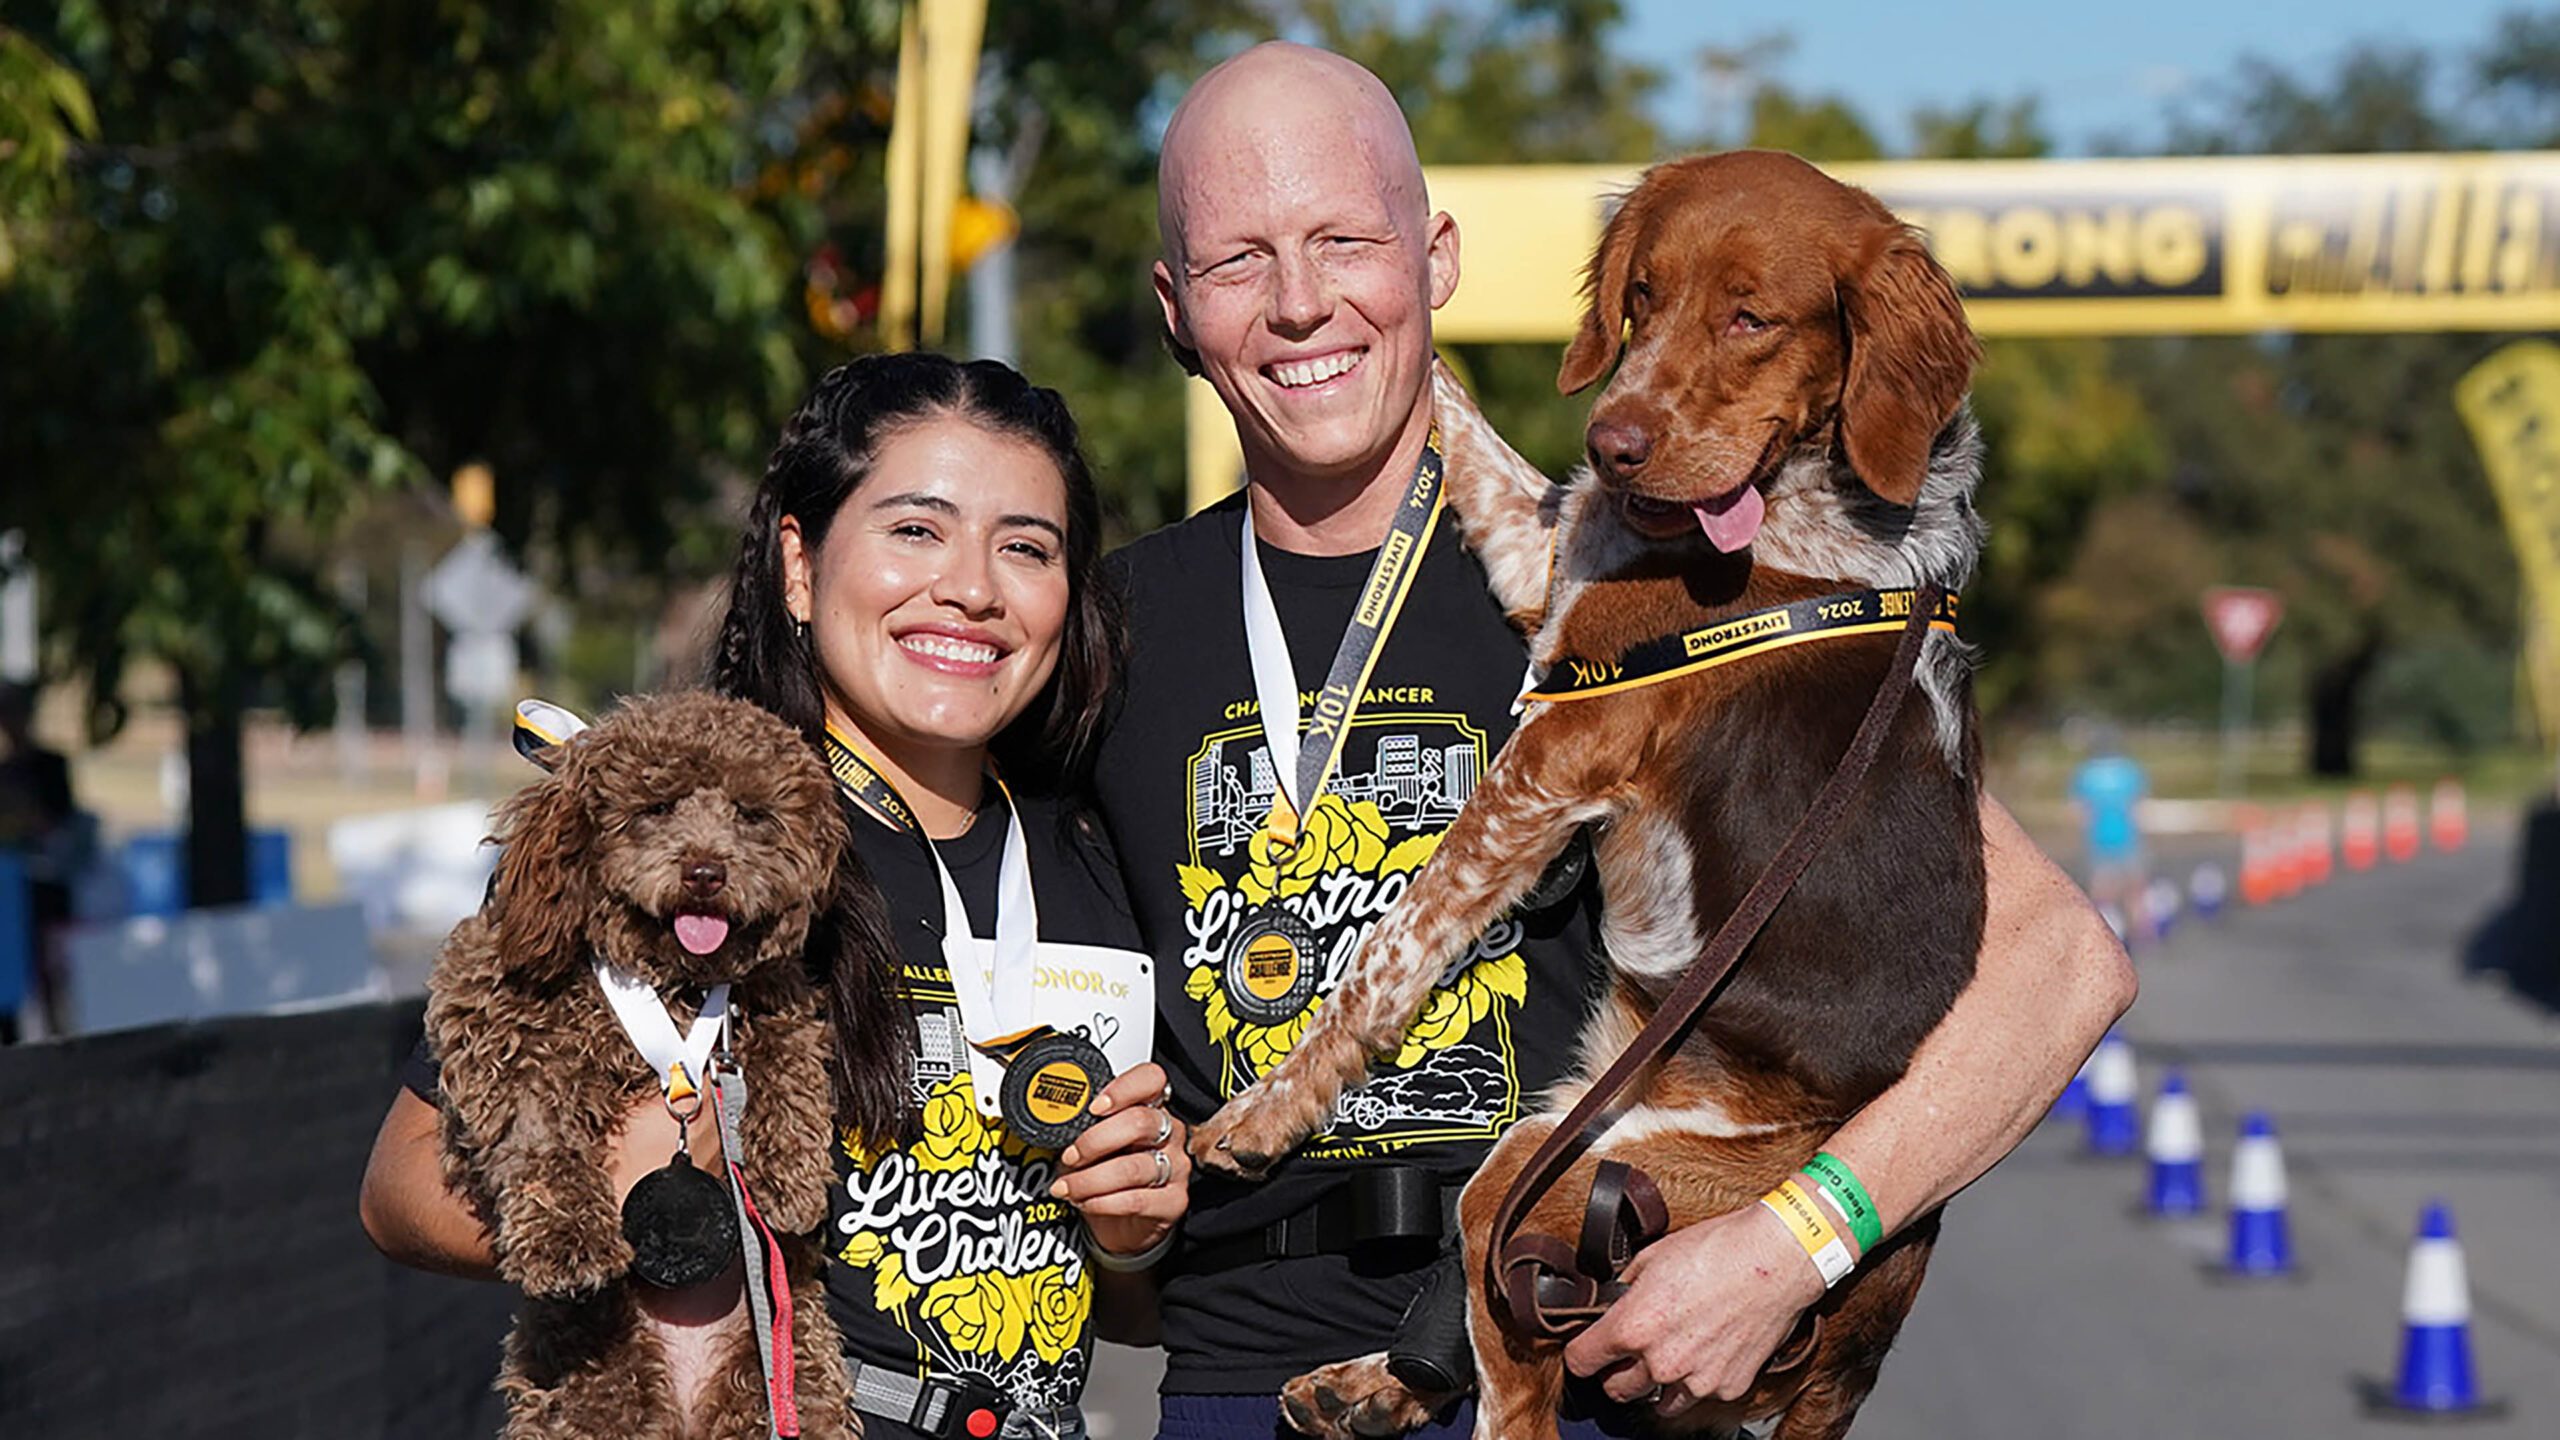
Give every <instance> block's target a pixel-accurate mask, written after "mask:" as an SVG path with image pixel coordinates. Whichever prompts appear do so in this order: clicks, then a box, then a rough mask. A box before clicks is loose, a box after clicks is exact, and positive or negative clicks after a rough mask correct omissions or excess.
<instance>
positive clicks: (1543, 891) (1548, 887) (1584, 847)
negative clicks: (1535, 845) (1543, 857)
mask: <svg viewBox="0 0 2560 1440" xmlns="http://www.w3.org/2000/svg"><path fill="white" fill-rule="evenodd" d="M1590 872H1591V832H1590V831H1588V830H1583V829H1576V830H1575V831H1574V832H1573V838H1572V839H1570V840H1568V841H1566V842H1565V845H1564V848H1563V849H1562V850H1559V851H1557V852H1556V858H1554V859H1553V860H1550V861H1548V862H1547V868H1546V869H1545V870H1544V871H1543V872H1541V873H1540V874H1539V876H1538V883H1537V884H1535V885H1532V886H1530V887H1529V893H1528V894H1526V895H1523V896H1521V897H1520V898H1519V899H1518V900H1517V901H1514V902H1513V903H1512V906H1511V911H1512V913H1513V914H1515V915H1527V914H1530V913H1532V912H1535V911H1539V910H1551V909H1553V908H1555V907H1556V906H1558V905H1561V904H1563V903H1564V902H1565V901H1566V900H1569V899H1571V898H1572V896H1573V892H1574V891H1576V890H1578V889H1580V888H1581V887H1582V877H1583V876H1585V875H1587V874H1589V873H1590Z"/></svg>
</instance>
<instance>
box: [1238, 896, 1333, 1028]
mask: <svg viewBox="0 0 2560 1440" xmlns="http://www.w3.org/2000/svg"><path fill="white" fill-rule="evenodd" d="M1320 968H1321V967H1319V966H1318V965H1317V963H1316V936H1315V932H1314V931H1312V930H1310V929H1308V928H1307V924H1306V922H1305V921H1303V920H1300V919H1299V918H1298V917H1297V916H1295V915H1292V914H1290V913H1289V912H1288V911H1286V910H1283V909H1281V908H1280V907H1279V906H1277V905H1270V906H1265V907H1263V908H1262V909H1261V910H1258V911H1256V912H1254V913H1253V914H1252V915H1249V916H1247V917H1246V918H1245V922H1244V926H1243V928H1241V929H1239V930H1238V931H1236V938H1235V941H1234V943H1232V944H1230V945H1229V946H1228V947H1227V965H1226V972H1227V973H1226V977H1225V978H1226V991H1227V1008H1228V1009H1229V1010H1231V1011H1233V1012H1235V1014H1236V1016H1237V1018H1239V1019H1242V1020H1246V1021H1249V1022H1251V1023H1253V1024H1255V1025H1278V1024H1281V1023H1282V1022H1284V1021H1287V1020H1290V1019H1292V1018H1294V1017H1296V1015H1297V1014H1298V1012H1299V1011H1301V1010H1304V1009H1306V1008H1307V1002H1308V1001H1310V1000H1312V999H1314V998H1315V993H1316V976H1317V972H1318V970H1319V969H1320Z"/></svg>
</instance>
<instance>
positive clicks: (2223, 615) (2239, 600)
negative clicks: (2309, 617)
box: [2204, 585, 2284, 799]
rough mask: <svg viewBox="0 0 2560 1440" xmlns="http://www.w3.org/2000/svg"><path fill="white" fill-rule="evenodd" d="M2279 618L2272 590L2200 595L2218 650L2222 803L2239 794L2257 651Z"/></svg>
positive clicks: (2279, 604)
mask: <svg viewBox="0 0 2560 1440" xmlns="http://www.w3.org/2000/svg"><path fill="white" fill-rule="evenodd" d="M2283 619H2284V597H2283V596H2282V595H2279V594H2277V593H2276V592H2275V591H2273V590H2259V589H2255V588H2252V587H2249V586H2243V585H2216V586H2213V587H2212V588H2210V589H2208V590H2206V591H2205V592H2204V623H2205V627H2206V628H2207V629H2209V630H2211V631H2212V632H2213V644H2214V648H2215V649H2217V650H2220V651H2221V652H2222V784H2221V787H2220V788H2221V792H2222V796H2223V798H2224V799H2230V798H2231V797H2233V796H2235V795H2238V794H2239V793H2240V781H2241V763H2240V762H2241V756H2242V752H2243V747H2244V746H2245V745H2246V744H2247V742H2248V735H2249V707H2250V701H2251V699H2252V698H2253V696H2254V695H2255V692H2256V690H2257V684H2256V681H2257V671H2258V652H2259V651H2261V650H2263V649H2265V648H2266V645H2267V637H2269V636H2271V635H2273V634H2275V633H2276V626H2277V624H2278V623H2280V622H2281V621H2282V620H2283Z"/></svg>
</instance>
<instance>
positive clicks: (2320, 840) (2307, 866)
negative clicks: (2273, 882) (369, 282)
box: [2293, 800, 2335, 886]
mask: <svg viewBox="0 0 2560 1440" xmlns="http://www.w3.org/2000/svg"><path fill="white" fill-rule="evenodd" d="M2293 837H2294V838H2293V855H2294V861H2293V863H2294V868H2295V870H2296V871H2297V872H2298V873H2299V874H2300V875H2301V878H2302V883H2303V884H2304V885H2305V886H2314V885H2326V884H2328V883H2329V872H2330V870H2331V869H2332V868H2334V865H2335V861H2334V860H2333V859H2332V852H2331V850H2330V848H2329V807H2328V806H2327V805H2325V804H2322V803H2321V802H2320V801H2317V800H2314V801H2312V802H2311V803H2310V804H2308V805H2305V806H2303V807H2302V813H2301V815H2300V816H2298V817H2297V818H2296V819H2295V821H2294V831H2293Z"/></svg>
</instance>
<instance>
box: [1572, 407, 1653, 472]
mask: <svg viewBox="0 0 2560 1440" xmlns="http://www.w3.org/2000/svg"><path fill="white" fill-rule="evenodd" d="M1583 438H1584V439H1585V440H1586V441H1587V442H1588V443H1589V444H1590V446H1591V463H1592V464H1594V465H1597V466H1598V467H1600V469H1601V470H1602V471H1603V472H1604V473H1606V474H1607V475H1608V476H1609V478H1610V479H1612V480H1632V479H1634V478H1635V474H1636V472H1637V471H1639V470H1641V469H1643V468H1644V462H1645V460H1646V459H1647V458H1648V457H1650V456H1651V455H1652V454H1653V437H1652V436H1651V435H1648V434H1646V433H1645V432H1644V427H1642V426H1640V425H1616V424H1606V423H1601V422H1597V421H1595V422H1593V424H1592V426H1591V429H1590V430H1589V432H1588V433H1587V434H1585V436H1584V437H1583Z"/></svg>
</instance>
